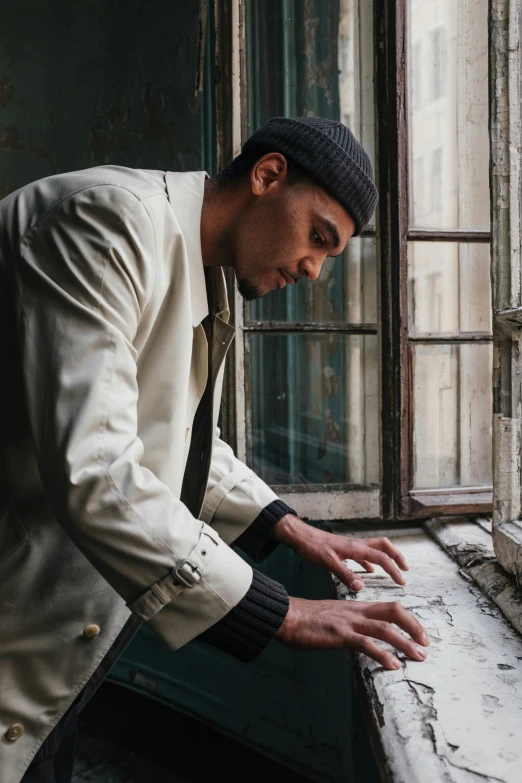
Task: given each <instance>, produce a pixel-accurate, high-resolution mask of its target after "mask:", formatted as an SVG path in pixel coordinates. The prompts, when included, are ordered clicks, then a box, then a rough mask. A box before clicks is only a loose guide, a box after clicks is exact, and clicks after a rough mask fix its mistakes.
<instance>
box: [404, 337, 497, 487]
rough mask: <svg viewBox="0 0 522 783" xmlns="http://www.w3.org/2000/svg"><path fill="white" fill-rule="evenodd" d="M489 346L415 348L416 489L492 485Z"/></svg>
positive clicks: (491, 349)
mask: <svg viewBox="0 0 522 783" xmlns="http://www.w3.org/2000/svg"><path fill="white" fill-rule="evenodd" d="M492 360H493V346H492V344H491V343H487V344H484V343H479V344H474V345H472V344H468V343H467V344H461V345H455V344H453V345H416V346H414V349H413V439H414V446H413V453H414V481H413V486H414V488H415V489H435V488H437V489H438V488H442V487H445V488H446V487H458V486H463V487H470V486H485V485H491V482H492V473H491V439H492V434H491V419H492V392H491V388H492V379H491V374H492Z"/></svg>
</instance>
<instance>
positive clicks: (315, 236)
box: [312, 228, 324, 245]
mask: <svg viewBox="0 0 522 783" xmlns="http://www.w3.org/2000/svg"><path fill="white" fill-rule="evenodd" d="M312 239H313V241H314V242H315V243H316V244H317V245H323V244H324V242H323V238H322V236H321V235H320V234H318V233H317V231H316V230H315V228H314V229H312Z"/></svg>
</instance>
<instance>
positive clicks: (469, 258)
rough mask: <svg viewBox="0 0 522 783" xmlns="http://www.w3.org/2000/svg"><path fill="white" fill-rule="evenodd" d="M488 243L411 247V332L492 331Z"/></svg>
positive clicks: (415, 245)
mask: <svg viewBox="0 0 522 783" xmlns="http://www.w3.org/2000/svg"><path fill="white" fill-rule="evenodd" d="M489 253H490V250H489V244H486V243H480V244H479V243H476V244H470V243H467V242H460V243H457V242H410V243H409V244H408V316H409V327H410V333H413V334H415V333H416V332H433V333H440V332H491V282H490V269H489V267H490V259H489Z"/></svg>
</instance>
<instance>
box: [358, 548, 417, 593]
mask: <svg viewBox="0 0 522 783" xmlns="http://www.w3.org/2000/svg"><path fill="white" fill-rule="evenodd" d="M356 554H357V555H358V557H362V558H363V559H364V560H369V561H370V563H376V564H377V565H380V566H381V568H383V569H384V571H386V573H387V574H389V575H390V576H391V578H392V579H393V581H394V582H397V584H398V585H405V584H406V580H405V579H404V577H403V575H402V574H401V572H400V571H399V569H398V568H397V566H396V565H395V563H394V562H393V560H392V559H391V557H390V556H389V555H387V554H386V553H385V552H381V551H380V550H379V549H374V548H373V547H369V546H366V545H364V546H362V547H361V548H360V550H359V551H358V552H357V553H356Z"/></svg>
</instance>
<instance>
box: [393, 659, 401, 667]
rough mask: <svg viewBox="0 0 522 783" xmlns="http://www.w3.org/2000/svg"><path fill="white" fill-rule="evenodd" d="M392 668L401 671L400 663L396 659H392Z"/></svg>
mask: <svg viewBox="0 0 522 783" xmlns="http://www.w3.org/2000/svg"><path fill="white" fill-rule="evenodd" d="M393 668H394V669H402V663H401V662H400V661H399V660H398V659H397V658H394V659H393Z"/></svg>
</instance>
